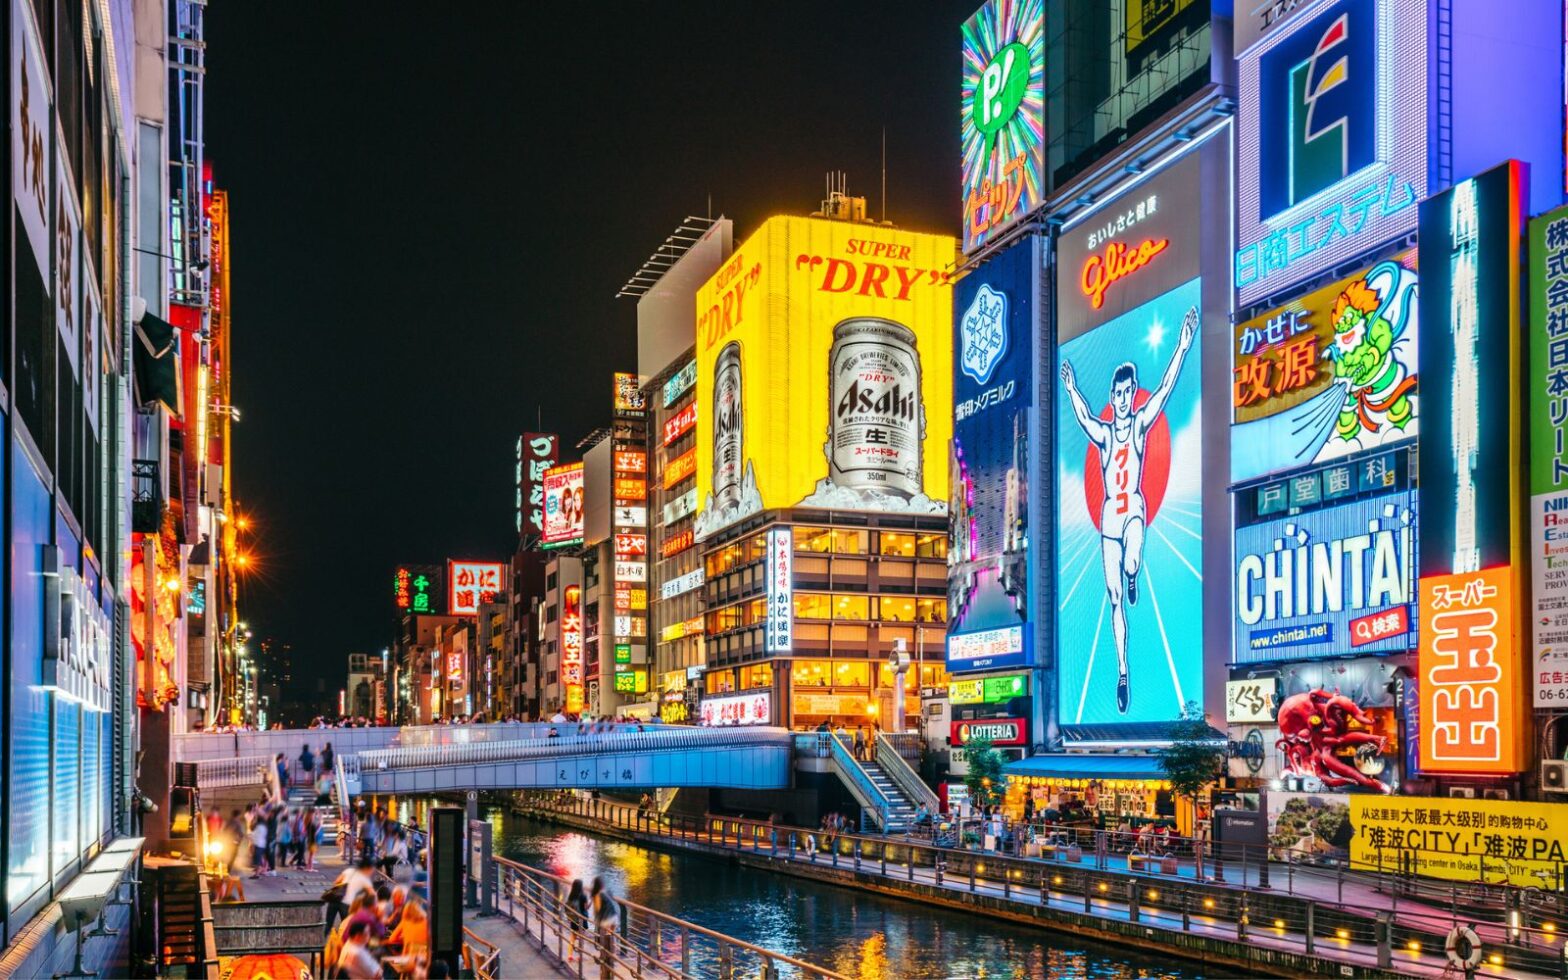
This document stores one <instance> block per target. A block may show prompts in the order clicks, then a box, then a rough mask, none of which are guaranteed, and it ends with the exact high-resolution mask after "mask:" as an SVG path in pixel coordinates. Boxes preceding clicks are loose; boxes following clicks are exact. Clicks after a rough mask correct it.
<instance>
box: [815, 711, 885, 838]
mask: <svg viewBox="0 0 1568 980" xmlns="http://www.w3.org/2000/svg"><path fill="white" fill-rule="evenodd" d="M817 738H818V739H820V740H821V741H822V742H824V743H826V744H827V749H828V759H830V760H831V761H832V763H833V771H834V772H836V773H838V775H839V776H840V778H842V779H843V780H844V782H845V784H846V785H847V786H848V787H849V789H850V792H851V794H852V795H853V796H854V797H855V799H857V800H859V801H860V805H861V806H863V807H865V808H866V809H868V810H870V811H871V812H872V813H873V814H874V815H875V816H876V821H877V826H878V827H881V828H882V829H883V830H887V829H888V821H889V819H890V817H889V811H890V810H891V809H892V801H891V800H889V799H888V798H887V794H886V793H883V792H882V788H881V787H880V786H878V785H877V784H876V783H874V782H872V781H871V777H870V776H869V775H867V773H866V771H865V770H864V769H862V768H861V767H860V760H858V759H856V758H855V755H854V753H853V752H851V751H850V750H849V749H847V748H845V746H844V739H843V738H840V737H839V736H837V735H829V734H826V733H823V734H820V735H818V736H817Z"/></svg>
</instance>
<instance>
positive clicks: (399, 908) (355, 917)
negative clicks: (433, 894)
mask: <svg viewBox="0 0 1568 980" xmlns="http://www.w3.org/2000/svg"><path fill="white" fill-rule="evenodd" d="M373 867H374V862H373V859H372V858H371V856H370V853H369V852H366V853H365V854H363V855H362V856H361V857H360V858H359V860H358V861H357V862H355V863H354V865H353V866H351V867H349V868H347V869H345V870H344V871H343V873H342V874H340V875H338V877H337V880H336V881H334V882H333V883H332V886H331V887H330V888H328V889H327V891H326V892H325V893H324V894H323V895H322V896H321V898H322V901H323V902H324V903H325V904H326V906H327V940H326V944H325V946H324V947H323V949H322V963H323V965H324V966H325V968H326V971H327V972H326V975H327V976H329V977H346V978H349V980H379V978H382V977H403V978H413V980H424V978H426V977H445V976H449V975H450V973H449V972H448V968H447V965H446V964H445V963H443V962H441V961H439V960H437V961H434V962H432V961H431V958H430V912H429V908H428V907H427V906H426V904H425V903H426V901H427V899H428V895H427V894H426V883H424V882H422V881H421V880H420V879H419V876H418V875H417V874H416V876H415V880H414V884H412V885H400V884H392V883H390V882H388V881H387V880H384V879H383V880H381V881H377V880H376V878H375V875H374V872H373Z"/></svg>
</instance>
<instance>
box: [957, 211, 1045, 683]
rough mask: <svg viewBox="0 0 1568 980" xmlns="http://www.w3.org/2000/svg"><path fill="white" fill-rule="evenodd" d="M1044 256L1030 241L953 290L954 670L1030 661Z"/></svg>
mask: <svg viewBox="0 0 1568 980" xmlns="http://www.w3.org/2000/svg"><path fill="white" fill-rule="evenodd" d="M1040 251H1041V245H1040V239H1039V236H1034V235H1031V236H1029V237H1026V238H1025V239H1023V240H1022V241H1020V242H1018V243H1016V244H1014V245H1012V246H1010V247H1008V248H1007V249H1005V250H1004V251H1002V252H1000V253H997V254H995V255H993V256H992V257H991V258H990V259H989V260H988V261H987V262H985V264H983V265H981V266H980V267H979V268H977V269H975V270H973V271H972V272H970V273H969V274H968V275H967V276H965V277H964V278H963V279H961V280H959V282H958V284H957V285H956V286H955V287H954V290H955V293H954V298H955V302H954V311H955V313H954V318H953V350H954V351H955V352H956V353H955V358H956V359H955V361H954V365H953V442H952V459H951V460H950V461H949V463H948V468H949V469H948V473H949V476H950V478H951V480H952V491H951V495H950V496H949V498H948V512H949V514H950V515H951V521H950V524H949V527H950V528H951V536H950V540H949V541H948V550H947V562H948V573H947V609H948V630H947V669H948V670H950V671H963V670H989V669H992V668H995V667H1014V666H1021V665H1027V664H1030V663H1031V662H1032V657H1031V653H1032V651H1033V645H1032V644H1031V642H1030V640H1031V636H1030V633H1031V631H1030V625H1031V623H1030V621H1031V619H1032V618H1033V617H1032V610H1031V604H1030V601H1029V596H1030V583H1031V580H1032V576H1031V575H1030V567H1029V566H1030V561H1031V558H1032V556H1031V554H1030V551H1029V541H1030V538H1031V533H1030V521H1031V519H1038V517H1039V515H1036V514H1032V513H1031V510H1030V500H1031V486H1030V479H1029V473H1030V468H1031V460H1032V458H1033V453H1032V452H1031V450H1032V449H1033V448H1034V445H1033V441H1032V440H1031V438H1030V434H1031V429H1032V426H1031V420H1033V419H1034V418H1035V401H1034V390H1035V384H1034V363H1035V330H1036V328H1037V326H1038V321H1039V318H1040V297H1039V295H1038V289H1039V280H1040V275H1041V255H1040ZM1036 489H1037V488H1036Z"/></svg>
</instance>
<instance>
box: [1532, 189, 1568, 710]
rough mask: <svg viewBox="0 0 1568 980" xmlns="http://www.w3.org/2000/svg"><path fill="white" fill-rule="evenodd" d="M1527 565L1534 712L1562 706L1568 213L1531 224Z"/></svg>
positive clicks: (1567, 664) (1567, 661)
mask: <svg viewBox="0 0 1568 980" xmlns="http://www.w3.org/2000/svg"><path fill="white" fill-rule="evenodd" d="M1529 286H1530V303H1529V307H1530V333H1529V337H1528V338H1527V341H1526V342H1527V345H1528V347H1529V350H1530V380H1529V385H1528V387H1527V388H1526V390H1527V391H1528V392H1529V393H1530V436H1529V438H1530V545H1531V548H1530V562H1531V569H1530V570H1531V579H1532V585H1533V586H1534V588H1533V590H1532V592H1531V596H1532V601H1533V603H1534V607H1533V611H1534V615H1533V616H1532V617H1531V622H1532V624H1533V629H1534V636H1533V641H1534V644H1533V646H1534V653H1535V657H1534V660H1533V661H1532V662H1533V664H1534V667H1533V671H1534V675H1535V676H1534V682H1535V683H1534V686H1535V706H1536V707H1538V708H1552V707H1556V706H1558V705H1561V704H1568V207H1563V208H1558V209H1557V210H1555V211H1550V212H1548V213H1546V214H1544V215H1541V216H1540V217H1539V218H1535V219H1533V220H1532V221H1531V222H1530V279H1529Z"/></svg>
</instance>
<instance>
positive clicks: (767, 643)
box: [763, 527, 795, 653]
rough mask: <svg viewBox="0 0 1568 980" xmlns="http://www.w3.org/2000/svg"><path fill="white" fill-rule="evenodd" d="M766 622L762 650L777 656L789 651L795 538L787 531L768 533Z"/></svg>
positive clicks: (782, 529) (793, 596)
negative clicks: (779, 653)
mask: <svg viewBox="0 0 1568 980" xmlns="http://www.w3.org/2000/svg"><path fill="white" fill-rule="evenodd" d="M767 576H768V619H767V627H766V629H765V630H764V635H763V649H764V650H766V651H767V652H768V653H777V652H780V651H785V650H788V649H790V647H791V645H792V644H793V642H794V637H793V635H792V634H793V626H794V622H795V535H794V532H793V531H791V530H790V529H789V528H787V527H775V528H771V529H770V530H769V531H768V561H767Z"/></svg>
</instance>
